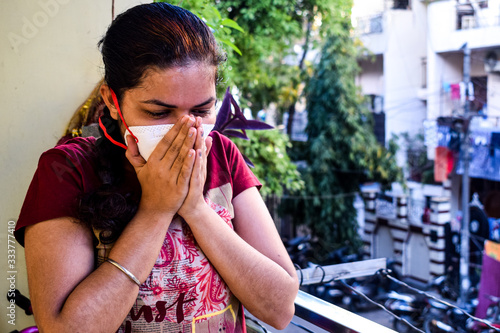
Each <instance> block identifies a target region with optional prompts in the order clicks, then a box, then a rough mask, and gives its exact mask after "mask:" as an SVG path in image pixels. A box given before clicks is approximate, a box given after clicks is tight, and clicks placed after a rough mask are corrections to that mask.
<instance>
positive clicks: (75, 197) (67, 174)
mask: <svg viewBox="0 0 500 333" xmlns="http://www.w3.org/2000/svg"><path fill="white" fill-rule="evenodd" d="M80 167H81V165H78V164H76V163H74V161H72V159H71V158H70V157H69V156H68V155H67V154H65V153H64V151H61V150H57V149H51V150H48V151H47V152H45V153H43V154H42V156H41V157H40V160H39V162H38V168H37V170H36V172H35V175H34V176H33V180H32V181H31V184H30V186H29V188H28V192H27V194H26V197H25V199H24V203H23V206H22V208H21V212H20V215H19V219H18V221H17V225H16V230H15V233H14V235H15V237H16V240H17V241H18V242H19V244H21V245H22V246H24V230H25V227H27V226H30V225H33V224H36V223H38V222H42V221H47V220H51V219H55V218H58V217H63V216H72V217H75V216H76V214H77V211H78V204H79V198H80V195H81V194H82V193H83V181H82V175H81V168H80Z"/></svg>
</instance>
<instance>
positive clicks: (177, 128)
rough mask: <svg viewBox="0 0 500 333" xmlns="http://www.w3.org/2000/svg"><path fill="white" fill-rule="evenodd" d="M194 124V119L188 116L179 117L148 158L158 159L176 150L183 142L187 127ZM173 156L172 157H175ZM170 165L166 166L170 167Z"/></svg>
mask: <svg viewBox="0 0 500 333" xmlns="http://www.w3.org/2000/svg"><path fill="white" fill-rule="evenodd" d="M193 124H194V120H193V119H192V117H190V116H183V117H182V118H181V119H179V120H178V121H177V122H176V123H175V124H174V126H173V127H172V128H171V129H170V130H169V131H168V132H167V134H165V136H164V137H163V138H162V139H161V140H160V142H159V143H158V145H157V146H156V147H155V149H154V150H153V152H152V153H151V156H150V157H149V159H148V160H152V161H159V160H162V159H163V158H164V157H165V155H166V154H167V152H168V151H169V150H171V154H172V153H175V152H177V153H178V150H179V149H180V146H181V145H182V143H183V142H184V138H185V136H186V135H187V133H188V130H189V128H191V127H192V126H193ZM175 155H176V154H175ZM175 157H176V156H174V157H173V158H175ZM170 166H171V165H168V166H167V167H168V168H170Z"/></svg>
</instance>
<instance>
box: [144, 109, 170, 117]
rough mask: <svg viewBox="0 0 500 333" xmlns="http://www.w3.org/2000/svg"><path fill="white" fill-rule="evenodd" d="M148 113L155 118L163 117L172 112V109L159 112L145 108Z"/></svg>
mask: <svg viewBox="0 0 500 333" xmlns="http://www.w3.org/2000/svg"><path fill="white" fill-rule="evenodd" d="M145 112H146V114H147V115H149V116H151V117H153V118H162V117H166V116H168V115H169V114H170V111H159V112H152V111H147V110H145Z"/></svg>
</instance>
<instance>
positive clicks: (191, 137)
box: [126, 116, 199, 214]
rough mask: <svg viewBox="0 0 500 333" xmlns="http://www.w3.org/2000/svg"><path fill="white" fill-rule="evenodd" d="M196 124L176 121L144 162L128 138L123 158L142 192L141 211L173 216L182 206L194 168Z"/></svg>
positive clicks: (190, 120) (184, 119)
mask: <svg viewBox="0 0 500 333" xmlns="http://www.w3.org/2000/svg"><path fill="white" fill-rule="evenodd" d="M197 122H198V121H197V120H196V119H195V118H194V117H191V116H183V117H182V118H181V119H179V120H178V121H177V123H176V124H175V125H174V127H172V129H170V131H168V132H167V134H166V135H165V136H164V137H163V139H162V140H161V141H160V142H159V143H158V145H157V146H156V148H155V150H154V151H153V153H152V154H151V156H150V157H149V159H148V162H147V163H146V161H145V160H144V158H142V156H141V155H140V154H139V149H138V146H137V143H136V142H135V140H134V139H133V138H132V136H128V137H127V140H128V149H127V152H126V157H127V159H128V160H129V162H130V163H131V164H132V166H133V167H134V169H135V172H136V173H137V178H138V179H139V182H140V184H141V189H142V196H141V203H140V206H139V207H140V208H144V209H147V210H151V211H155V212H160V213H161V212H165V213H170V214H171V213H174V214H175V213H177V211H178V210H179V208H180V207H181V205H182V203H183V202H184V199H185V198H186V195H187V194H188V190H189V186H190V181H191V173H192V172H193V166H196V164H195V159H196V158H195V153H196V152H195V149H193V148H196V147H195V142H196V141H197V137H198V135H196V134H197V130H196V128H195V127H194V126H195V124H197ZM197 146H199V143H197ZM198 167H199V166H198Z"/></svg>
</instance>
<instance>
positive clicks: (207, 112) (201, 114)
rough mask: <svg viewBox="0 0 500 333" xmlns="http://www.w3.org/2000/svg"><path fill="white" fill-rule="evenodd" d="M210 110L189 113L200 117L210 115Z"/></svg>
mask: <svg viewBox="0 0 500 333" xmlns="http://www.w3.org/2000/svg"><path fill="white" fill-rule="evenodd" d="M211 111H212V109H206V110H193V111H191V112H192V113H193V114H196V115H200V116H202V117H203V116H207V115H209V114H210V112H211Z"/></svg>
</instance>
